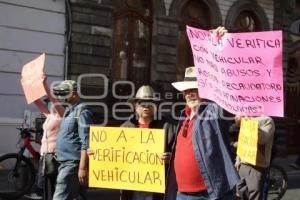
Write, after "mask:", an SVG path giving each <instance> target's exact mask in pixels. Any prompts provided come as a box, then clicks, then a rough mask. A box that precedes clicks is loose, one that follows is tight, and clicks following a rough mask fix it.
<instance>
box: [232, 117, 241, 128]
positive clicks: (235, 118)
mask: <svg viewBox="0 0 300 200" xmlns="http://www.w3.org/2000/svg"><path fill="white" fill-rule="evenodd" d="M241 120H242V117H241V116H239V115H236V116H235V117H234V121H235V125H236V126H237V127H240V125H241Z"/></svg>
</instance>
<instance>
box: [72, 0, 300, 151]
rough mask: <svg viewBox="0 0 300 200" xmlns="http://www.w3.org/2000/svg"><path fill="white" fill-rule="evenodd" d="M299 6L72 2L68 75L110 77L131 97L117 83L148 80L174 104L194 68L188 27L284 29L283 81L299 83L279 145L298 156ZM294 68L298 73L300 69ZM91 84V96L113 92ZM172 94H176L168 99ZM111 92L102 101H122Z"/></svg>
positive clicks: (183, 0) (122, 89) (281, 123)
mask: <svg viewBox="0 0 300 200" xmlns="http://www.w3.org/2000/svg"><path fill="white" fill-rule="evenodd" d="M298 4H299V3H298V1H283V0H152V1H151V0H149V1H144V0H115V1H114V0H112V1H110V0H94V1H92V0H89V1H87V0H71V1H70V5H69V12H68V16H69V18H68V19H69V25H68V27H69V35H70V37H69V41H68V44H69V54H68V58H69V59H68V60H69V62H68V73H67V76H68V77H69V78H72V79H76V78H77V77H78V76H79V75H80V74H82V73H95V74H98V73H100V74H104V75H106V76H107V77H108V80H109V82H110V83H109V84H107V85H108V88H109V91H111V90H114V92H115V93H118V94H122V95H126V94H128V91H127V90H128V86H126V83H125V86H122V85H118V87H113V84H114V82H115V81H118V80H123V81H124V80H125V81H126V80H129V81H132V82H133V83H134V84H135V85H136V87H138V86H139V85H141V84H148V83H149V84H151V85H153V86H154V88H155V89H156V91H158V92H160V93H161V94H163V96H162V97H163V98H164V99H169V100H171V101H173V102H174V101H178V100H180V97H178V95H176V93H175V91H174V89H173V88H172V87H171V85H170V83H171V82H174V81H178V80H181V79H182V78H183V74H184V69H185V68H186V67H188V66H191V65H193V59H192V54H191V50H190V47H189V44H188V40H187V37H186V33H185V26H186V25H191V26H195V27H199V28H202V29H212V28H216V27H217V26H225V27H226V28H227V29H228V30H229V31H230V32H245V31H267V30H281V29H283V30H284V60H283V61H284V74H285V75H284V79H285V83H289V82H291V81H292V82H293V84H285V87H286V90H285V98H286V99H285V101H286V105H285V110H286V112H285V114H286V117H285V118H278V119H276V126H277V135H278V139H277V141H276V143H277V145H278V147H279V149H280V150H281V151H280V152H282V153H287V151H289V152H297V151H299V150H298V148H297V146H299V145H300V144H299V142H295V141H297V140H295V137H296V138H298V141H300V140H299V139H300V138H299V136H297V135H296V134H295V133H296V132H299V130H300V129H299V123H298V120H299V118H300V108H299V102H300V101H299V100H300V97H299V76H300V75H299V74H297V73H294V72H290V70H289V69H288V63H291V61H289V60H290V56H289V55H290V54H294V56H292V57H295V55H296V54H297V53H295V52H297V49H298V47H297V45H295V42H293V41H292V39H291V36H290V35H291V31H290V27H291V25H292V24H293V21H295V20H297V19H298V17H299V11H298V9H299V5H298ZM295 27H296V28H295ZM297 28H298V30H296V32H297V31H298V32H299V25H297V24H296V25H294V29H297ZM294 35H295V34H294ZM296 35H297V33H296ZM292 60H293V59H292ZM296 60H297V59H296ZM294 61H295V59H294ZM293 70H294V71H295V70H296V71H295V72H297V70H298V71H299V67H298V68H297V67H296V69H293ZM290 76H292V78H290ZM291 79H292V80H291ZM89 80H90V81H86V82H87V83H86V84H84V91H85V92H87V93H89V94H97V93H99V94H100V93H102V92H103V90H105V87H107V85H105V84H104V83H103V81H102V82H101V81H99V80H100V79H97V78H95V79H94V80H92V79H89ZM290 80H291V81H290ZM83 82H84V81H83ZM166 93H167V94H173V95H169V96H168V97H166V96H165V94H166ZM109 94H110V93H108V95H107V97H106V98H103V99H102V100H101V101H103V102H105V103H106V104H110V103H112V102H114V101H120V99H116V98H113V97H114V95H109ZM174 94H175V95H174ZM292 99H293V100H292ZM297 102H298V103H297ZM289 105H292V108H290V107H289ZM295 106H296V107H295ZM294 108H296V110H294ZM291 109H292V110H293V111H291ZM295 111H296V112H295ZM112 124H118V122H115V123H112ZM287 146H289V148H287Z"/></svg>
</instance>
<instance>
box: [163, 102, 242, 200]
mask: <svg viewBox="0 0 300 200" xmlns="http://www.w3.org/2000/svg"><path fill="white" fill-rule="evenodd" d="M221 113H223V112H222V109H221V108H220V107H219V106H218V105H217V104H215V103H210V102H209V103H205V104H201V106H200V107H199V110H198V113H197V118H196V120H195V123H194V127H193V133H192V142H193V149H194V152H195V157H196V161H197V163H198V166H199V168H200V169H201V170H200V171H201V175H202V177H203V178H204V181H205V185H206V187H207V192H208V194H209V197H210V199H211V200H215V199H228V200H229V199H230V200H231V199H233V196H232V194H231V191H232V189H233V188H234V187H235V185H236V183H237V182H238V181H239V176H238V173H237V171H236V169H235V167H234V164H233V162H232V159H231V155H230V152H229V142H228V138H227V137H226V134H228V131H229V125H230V122H229V121H228V120H224V117H221ZM181 116H182V117H181V120H180V122H179V124H178V126H177V131H176V133H177V134H178V132H179V128H180V127H181V123H182V122H183V120H184V119H185V112H182V115H181ZM175 145H176V140H175V142H174V146H173V150H174V151H173V152H172V159H171V166H170V168H169V172H168V176H167V187H166V195H165V200H174V199H176V193H177V183H176V177H175V171H174V162H173V161H174V155H175V148H174V147H175Z"/></svg>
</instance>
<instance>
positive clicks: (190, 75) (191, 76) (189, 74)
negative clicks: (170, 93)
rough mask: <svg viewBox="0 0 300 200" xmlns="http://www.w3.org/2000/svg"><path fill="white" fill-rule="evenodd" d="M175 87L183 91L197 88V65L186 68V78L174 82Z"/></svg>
mask: <svg viewBox="0 0 300 200" xmlns="http://www.w3.org/2000/svg"><path fill="white" fill-rule="evenodd" d="M172 85H173V87H174V88H176V89H177V90H179V91H181V92H183V91H185V90H188V89H197V88H198V83H197V78H196V67H194V66H193V67H188V68H186V69H185V74H184V80H183V81H179V82H174V83H172Z"/></svg>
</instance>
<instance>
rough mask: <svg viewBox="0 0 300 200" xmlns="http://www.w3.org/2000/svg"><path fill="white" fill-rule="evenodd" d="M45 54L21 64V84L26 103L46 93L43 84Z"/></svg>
mask: <svg viewBox="0 0 300 200" xmlns="http://www.w3.org/2000/svg"><path fill="white" fill-rule="evenodd" d="M44 63H45V54H42V55H41V56H39V57H38V58H36V59H34V60H32V61H31V62H29V63H27V64H26V65H24V66H23V69H22V78H21V84H22V87H23V90H24V94H25V97H26V101H27V103H28V104H30V103H32V102H34V101H35V100H37V99H39V98H41V97H43V96H44V95H46V90H45V87H44V85H43V81H44V79H45V76H44V72H43V70H44Z"/></svg>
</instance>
